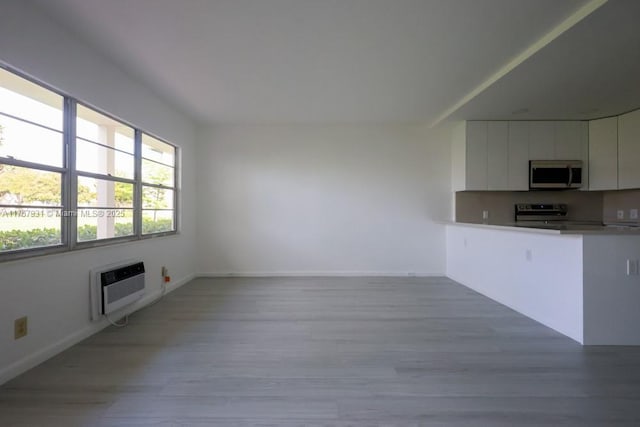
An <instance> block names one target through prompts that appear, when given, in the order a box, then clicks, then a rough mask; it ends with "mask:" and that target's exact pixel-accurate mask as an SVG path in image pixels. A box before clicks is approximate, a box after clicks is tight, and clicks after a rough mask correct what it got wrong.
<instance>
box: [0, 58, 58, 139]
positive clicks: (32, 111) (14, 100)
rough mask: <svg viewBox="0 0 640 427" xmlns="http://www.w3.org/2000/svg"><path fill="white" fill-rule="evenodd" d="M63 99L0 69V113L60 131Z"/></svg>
mask: <svg viewBox="0 0 640 427" xmlns="http://www.w3.org/2000/svg"><path fill="white" fill-rule="evenodd" d="M63 105H64V104H63V98H62V96H60V95H58V94H57V93H55V92H52V91H50V90H48V89H45V88H43V87H41V86H38V85H37V84H35V83H31V82H30V81H29V80H26V79H23V78H22V77H18V76H17V75H15V74H13V73H11V72H9V71H6V70H3V69H1V68H0V112H3V113H5V114H10V115H12V116H15V117H20V118H21V119H25V120H29V121H31V122H34V123H38V124H41V125H44V126H47V127H50V128H52V129H56V130H59V131H62V124H63V120H62V112H63Z"/></svg>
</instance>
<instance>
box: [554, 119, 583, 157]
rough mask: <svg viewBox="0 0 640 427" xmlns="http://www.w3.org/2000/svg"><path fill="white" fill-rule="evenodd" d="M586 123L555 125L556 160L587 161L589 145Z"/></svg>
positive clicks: (573, 122) (561, 123)
mask: <svg viewBox="0 0 640 427" xmlns="http://www.w3.org/2000/svg"><path fill="white" fill-rule="evenodd" d="M586 133H587V124H586V123H585V122H577V121H570V122H569V121H567V122H556V123H555V125H554V144H553V148H554V155H555V159H556V160H583V159H585V158H586V157H585V155H586V149H587V144H585V140H586V138H587V135H586Z"/></svg>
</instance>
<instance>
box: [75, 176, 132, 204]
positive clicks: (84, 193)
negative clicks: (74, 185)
mask: <svg viewBox="0 0 640 427" xmlns="http://www.w3.org/2000/svg"><path fill="white" fill-rule="evenodd" d="M78 206H80V207H99V208H132V207H133V184H128V183H126V182H117V181H108V180H105V179H95V178H89V177H86V176H79V177H78Z"/></svg>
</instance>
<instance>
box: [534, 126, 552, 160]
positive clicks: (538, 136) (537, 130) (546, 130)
mask: <svg viewBox="0 0 640 427" xmlns="http://www.w3.org/2000/svg"><path fill="white" fill-rule="evenodd" d="M528 124H529V159H530V160H554V159H555V158H556V154H555V152H556V149H555V123H554V122H528Z"/></svg>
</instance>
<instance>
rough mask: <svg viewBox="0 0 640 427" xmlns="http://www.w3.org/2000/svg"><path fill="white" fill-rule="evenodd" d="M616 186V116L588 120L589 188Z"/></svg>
mask: <svg viewBox="0 0 640 427" xmlns="http://www.w3.org/2000/svg"><path fill="white" fill-rule="evenodd" d="M616 188H618V118H617V117H610V118H606V119H600V120H591V121H590V122H589V189H590V190H615V189H616Z"/></svg>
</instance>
